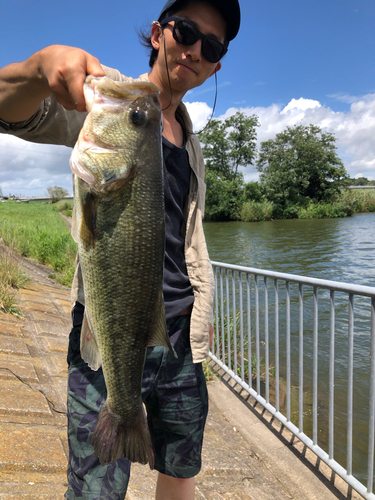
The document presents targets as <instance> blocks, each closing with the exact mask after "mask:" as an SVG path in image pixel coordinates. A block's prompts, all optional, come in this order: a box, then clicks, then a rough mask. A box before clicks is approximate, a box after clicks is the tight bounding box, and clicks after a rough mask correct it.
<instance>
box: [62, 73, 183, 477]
mask: <svg viewBox="0 0 375 500" xmlns="http://www.w3.org/2000/svg"><path fill="white" fill-rule="evenodd" d="M84 92H85V98H86V104H87V109H88V111H89V114H88V115H87V118H86V121H85V124H84V126H83V128H82V130H81V133H80V135H79V139H78V141H77V144H76V146H75V148H74V150H73V153H72V156H71V160H70V164H71V168H72V171H73V173H74V174H75V175H74V197H75V211H74V215H73V216H74V222H73V225H74V231H73V232H74V234H75V238H76V240H77V242H78V253H79V260H80V264H81V269H82V277H83V285H84V292H85V317H84V321H83V325H82V332H81V356H82V358H83V359H84V360H85V361H86V362H87V363H88V364H89V366H90V367H91V368H93V369H94V370H97V369H98V368H99V367H100V366H102V368H103V374H104V378H105V382H106V387H107V392H108V396H107V400H106V402H105V403H104V404H103V406H102V408H101V410H100V413H99V417H98V422H97V424H96V427H95V431H94V434H93V437H92V441H91V444H92V446H93V448H94V455H95V456H96V457H99V460H100V463H101V464H107V463H110V462H113V461H115V460H117V459H118V458H120V457H121V456H125V458H127V459H128V460H130V461H132V462H139V463H142V464H145V463H149V465H150V467H151V468H153V452H152V445H151V439H150V434H149V430H148V424H147V420H146V417H145V412H144V408H143V403H142V397H141V383H142V374H143V367H144V362H145V355H146V348H147V346H152V345H162V346H164V347H167V348H168V349H170V350H171V351H172V352H173V353H174V350H173V348H172V346H171V344H170V342H169V338H168V335H167V331H166V320H165V310H164V301H163V292H162V283H163V265H164V246H165V210H164V183H163V161H162V149H161V111H160V105H159V101H158V89H157V87H155V86H154V85H153V84H151V83H148V82H147V83H144V82H142V83H141V82H134V83H125V82H114V81H112V80H110V79H108V78H107V77H104V78H94V77H91V76H89V77H87V79H86V82H85V84H84ZM174 354H175V353H174Z"/></svg>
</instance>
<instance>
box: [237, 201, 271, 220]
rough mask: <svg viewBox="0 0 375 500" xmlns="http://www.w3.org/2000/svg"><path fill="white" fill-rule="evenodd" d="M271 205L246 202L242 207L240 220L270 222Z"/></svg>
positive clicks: (264, 202) (268, 203)
mask: <svg viewBox="0 0 375 500" xmlns="http://www.w3.org/2000/svg"><path fill="white" fill-rule="evenodd" d="M272 214H273V203H272V202H271V201H263V202H257V201H247V202H245V203H244V204H243V205H242V209H241V212H240V219H241V220H242V221H244V222H259V221H264V220H272Z"/></svg>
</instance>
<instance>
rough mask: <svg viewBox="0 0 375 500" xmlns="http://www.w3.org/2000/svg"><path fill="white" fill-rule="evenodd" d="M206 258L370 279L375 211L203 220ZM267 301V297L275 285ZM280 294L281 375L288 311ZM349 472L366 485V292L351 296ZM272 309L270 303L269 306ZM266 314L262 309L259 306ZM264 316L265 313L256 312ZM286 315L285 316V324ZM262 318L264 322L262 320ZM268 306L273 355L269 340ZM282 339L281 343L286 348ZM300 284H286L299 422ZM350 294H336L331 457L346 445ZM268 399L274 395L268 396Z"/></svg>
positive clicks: (323, 331) (324, 436)
mask: <svg viewBox="0 0 375 500" xmlns="http://www.w3.org/2000/svg"><path fill="white" fill-rule="evenodd" d="M204 230H205V235H206V240H207V245H208V250H209V254H210V258H211V260H214V261H218V262H225V263H230V264H236V265H242V266H248V267H256V268H260V269H267V270H272V271H277V272H284V273H291V274H298V275H303V276H310V277H315V278H322V279H327V280H333V281H340V282H345V283H355V284H359V285H367V286H375V213H370V214H356V215H354V216H352V217H348V218H344V219H319V220H318V219H312V220H278V221H272V222H256V223H254V222H249V223H246V222H223V223H205V224H204ZM269 288H270V304H272V301H273V297H272V286H271V283H270V284H269ZM312 304H313V300H312V290H311V291H308V290H306V292H305V303H304V415H306V418H305V419H304V432H305V433H306V434H307V435H309V436H310V437H311V438H312V418H311V412H312V405H311V394H312V376H313V372H312V335H313V334H312V314H313V313H312V309H313V306H312ZM283 305H285V300H284V301H283V297H282V291H281V298H280V309H281V316H280V321H281V325H280V335H281V336H280V357H281V360H280V362H281V371H280V373H281V376H283V375H285V371H284V373H283V364H282V361H283V358H285V350H286V348H285V346H284V344H283V341H285V334H284V337H283V331H284V326H285V315H284V317H283V313H282V310H283ZM354 306H355V328H354V414H353V474H354V475H355V476H356V477H357V478H358V479H359V480H361V481H362V482H363V483H364V484H366V478H367V453H368V447H367V440H368V414H369V410H368V395H369V367H370V357H369V354H370V299H368V298H361V297H355V299H354ZM271 309H272V306H271ZM263 314H264V311H263ZM261 319H262V318H261ZM283 322H284V323H283ZM261 324H262V321H261ZM273 329H274V323H273V316H272V311H271V310H270V359H271V362H272V359H274V358H273V348H274V340H273V337H272V332H273ZM283 346H284V347H283ZM298 352H299V348H298V287H297V288H296V287H295V288H294V289H293V286H292V287H291V356H292V387H293V394H292V421H293V422H294V423H295V424H296V425H298ZM328 356H329V292H325V291H321V292H320V293H319V354H318V359H319V365H318V367H319V368H318V370H319V376H318V383H319V390H318V443H319V445H320V446H321V447H322V448H323V449H325V450H326V451H327V452H328V389H329V385H328V375H329V372H328V360H329V357H328ZM347 367H348V300H347V296H345V295H344V294H342V295H341V294H340V293H336V323H335V433H334V458H335V459H336V460H337V461H338V462H339V463H340V464H341V465H342V466H343V467H344V468H346V467H347V463H346V458H345V457H346V447H347V428H346V420H347V373H348V371H347ZM271 403H272V404H274V402H273V401H272V400H271Z"/></svg>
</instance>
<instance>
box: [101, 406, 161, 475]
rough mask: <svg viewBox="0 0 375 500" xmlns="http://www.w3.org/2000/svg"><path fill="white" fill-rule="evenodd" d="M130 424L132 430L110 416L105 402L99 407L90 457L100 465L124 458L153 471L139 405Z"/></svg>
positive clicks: (115, 417) (147, 430)
mask: <svg viewBox="0 0 375 500" xmlns="http://www.w3.org/2000/svg"><path fill="white" fill-rule="evenodd" d="M133 421H134V425H133V426H129V425H128V424H125V423H124V422H122V421H121V419H120V418H119V416H118V415H116V414H115V413H113V412H112V410H111V408H110V407H109V404H108V401H106V402H105V403H104V404H103V406H102V407H101V409H100V413H99V417H98V422H97V424H96V427H95V431H94V434H93V436H92V440H91V446H92V447H93V448H94V457H95V458H99V461H100V463H101V465H105V464H109V463H111V462H114V461H115V460H118V459H119V458H120V457H122V456H124V457H125V458H127V459H128V460H130V461H131V462H138V463H140V464H147V463H148V464H149V466H150V469H153V468H154V454H153V451H152V444H151V438H150V431H149V429H148V424H147V420H146V415H145V411H144V409H143V405H142V404H141V406H140V412H139V415H137V416H135V417H134V420H133Z"/></svg>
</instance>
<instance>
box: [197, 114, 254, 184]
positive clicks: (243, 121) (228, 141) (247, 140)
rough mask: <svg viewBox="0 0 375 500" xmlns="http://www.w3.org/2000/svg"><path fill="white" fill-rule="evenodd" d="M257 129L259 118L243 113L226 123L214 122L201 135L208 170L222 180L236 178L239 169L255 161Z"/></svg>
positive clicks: (227, 119)
mask: <svg viewBox="0 0 375 500" xmlns="http://www.w3.org/2000/svg"><path fill="white" fill-rule="evenodd" d="M258 126H259V120H258V117H257V116H256V115H252V116H246V115H245V114H244V113H242V112H241V111H237V113H236V114H235V115H233V116H230V117H229V118H226V119H225V120H211V121H210V123H209V124H208V126H207V128H206V129H205V130H203V131H202V132H200V133H199V139H200V141H201V142H202V144H203V147H202V151H203V156H204V158H205V159H206V171H207V172H214V173H215V174H216V175H217V177H218V178H219V179H220V180H228V181H231V180H233V179H235V178H236V177H237V176H238V175H239V172H238V169H239V167H241V166H242V167H247V166H248V165H251V164H252V163H253V161H254V158H255V155H256V135H257V134H256V127H258Z"/></svg>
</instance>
